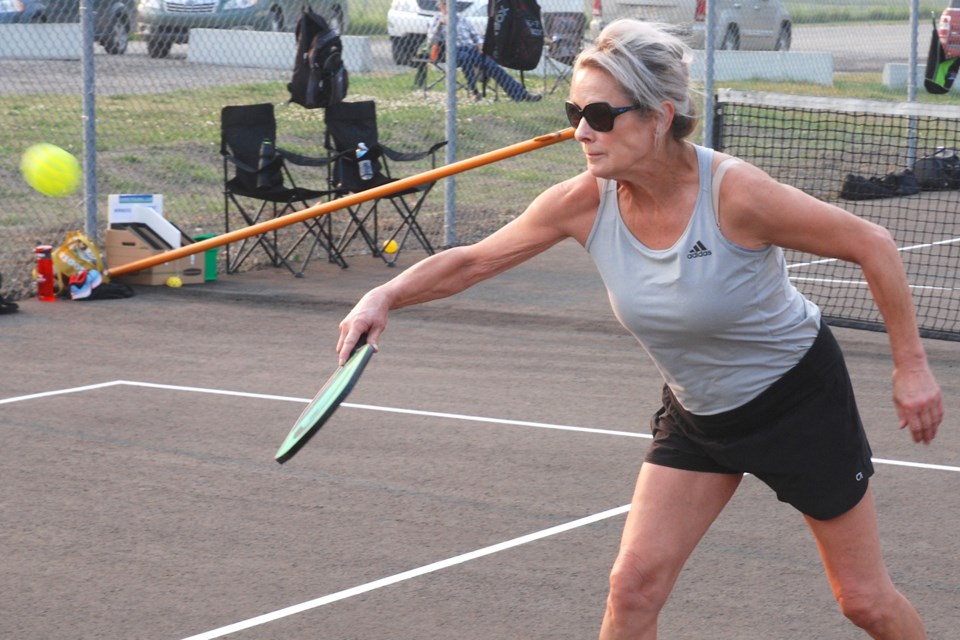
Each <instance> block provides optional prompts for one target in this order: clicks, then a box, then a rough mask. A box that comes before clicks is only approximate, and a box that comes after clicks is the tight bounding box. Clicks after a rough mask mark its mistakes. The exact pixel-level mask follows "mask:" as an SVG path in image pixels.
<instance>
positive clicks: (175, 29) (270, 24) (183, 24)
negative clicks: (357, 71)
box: [138, 0, 347, 58]
mask: <svg viewBox="0 0 960 640" xmlns="http://www.w3.org/2000/svg"><path fill="white" fill-rule="evenodd" d="M307 4H309V5H310V7H311V8H312V9H313V10H314V11H316V12H317V13H319V14H320V15H322V16H323V17H324V18H325V19H326V20H327V22H328V23H330V25H331V26H333V27H334V28H335V29H337V30H338V31H339V32H340V33H343V32H344V29H346V26H347V6H346V0H312V1H310V2H309V3H308V2H307V0H140V5H139V12H138V13H139V17H138V29H139V31H140V37H141V38H143V39H144V40H145V41H146V43H147V53H148V54H149V55H150V57H151V58H164V57H166V56H167V54H168V53H170V47H171V46H173V45H174V44H183V43H184V42H187V41H188V40H189V38H190V29H198V28H204V29H252V30H256V31H293V30H294V29H295V28H296V26H297V20H298V19H299V18H300V12H301V11H302V10H303V8H304V7H305V6H306V5H307Z"/></svg>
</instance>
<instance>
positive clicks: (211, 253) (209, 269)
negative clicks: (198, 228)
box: [194, 233, 220, 282]
mask: <svg viewBox="0 0 960 640" xmlns="http://www.w3.org/2000/svg"><path fill="white" fill-rule="evenodd" d="M216 237H217V234H215V233H204V234H202V235H199V236H196V237H195V238H194V241H196V242H200V241H201V240H209V239H210V238H216ZM219 250H220V247H214V248H213V249H207V250H206V251H204V252H203V253H204V260H205V262H204V264H203V279H204V280H206V281H207V282H209V281H211V280H216V279H217V251H219Z"/></svg>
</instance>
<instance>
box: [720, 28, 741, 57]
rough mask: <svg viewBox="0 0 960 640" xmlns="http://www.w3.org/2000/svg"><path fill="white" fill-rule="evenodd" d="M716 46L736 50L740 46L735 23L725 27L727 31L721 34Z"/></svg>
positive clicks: (726, 49)
mask: <svg viewBox="0 0 960 640" xmlns="http://www.w3.org/2000/svg"><path fill="white" fill-rule="evenodd" d="M718 48H719V49H721V50H723V51H737V50H738V49H739V48H740V31H739V30H738V29H737V27H736V25H730V26H729V27H727V32H726V33H725V34H723V40H721V41H720V46H719V47H718Z"/></svg>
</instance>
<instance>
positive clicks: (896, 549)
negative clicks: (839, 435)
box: [0, 243, 960, 640]
mask: <svg viewBox="0 0 960 640" xmlns="http://www.w3.org/2000/svg"><path fill="white" fill-rule="evenodd" d="M412 257H413V256H408V257H407V258H406V259H405V260H402V261H401V265H407V264H409V263H410V262H411V260H412ZM401 268H402V266H401ZM395 273H396V271H395V270H391V269H388V268H386V267H384V266H383V265H382V264H381V263H380V262H379V261H376V260H374V259H373V258H369V259H367V258H364V257H359V258H354V259H352V260H351V266H350V268H349V269H347V270H345V271H341V270H340V269H338V268H337V267H335V266H332V265H326V264H321V263H319V262H315V263H314V264H313V265H311V267H310V269H309V270H308V273H307V276H306V277H305V278H303V279H295V278H292V277H291V276H289V274H287V273H286V272H281V271H279V270H277V271H274V270H267V271H259V272H254V273H245V274H239V275H233V276H223V275H221V276H220V277H219V279H218V280H217V281H216V282H211V283H207V284H204V285H201V286H195V287H187V288H183V289H180V290H172V289H167V288H164V287H161V288H148V287H138V288H137V296H136V297H134V298H132V299H129V300H120V301H103V302H87V303H79V302H56V303H41V302H37V301H35V300H25V301H22V303H21V312H20V313H17V314H13V315H8V316H3V317H0V353H2V358H3V373H2V377H0V380H2V384H0V387H2V389H0V429H2V433H3V436H4V440H3V447H2V448H0V481H2V484H3V488H4V489H3V499H2V501H0V518H2V522H3V526H2V527H0V547H2V548H3V549H4V556H5V558H4V561H3V566H4V579H3V581H2V582H0V584H2V587H0V588H2V590H3V592H2V594H0V637H3V638H45V639H54V638H71V639H76V638H151V639H152V638H158V639H161V638H162V639H182V638H188V637H200V638H214V637H228V638H237V639H261V638H265V639H273V638H276V639H284V640H289V639H306V638H311V639H312V638H323V639H334V640H349V639H361V638H362V639H365V640H369V639H381V638H382V639H392V640H396V639H410V640H414V639H415V640H424V639H434V638H437V639H440V638H444V639H446V638H458V639H460V638H464V639H477V640H493V639H541V638H550V639H582V638H593V637H596V634H597V630H598V627H599V623H600V618H601V615H602V611H603V603H604V598H605V595H606V581H607V574H608V571H609V568H610V565H611V563H612V561H613V558H614V555H615V553H616V550H617V545H618V541H619V537H620V531H621V528H622V526H623V522H624V518H625V515H624V513H625V507H626V505H628V503H629V500H630V494H631V491H632V488H633V482H634V479H635V477H636V473H637V471H638V468H639V464H640V460H641V459H642V457H643V454H644V452H645V450H646V448H647V446H648V445H649V440H648V439H647V438H646V437H645V435H646V434H647V428H648V426H647V425H648V421H649V416H650V414H651V413H652V412H653V411H654V410H655V409H656V408H657V400H658V398H659V389H660V381H659V378H658V375H657V373H656V371H655V369H654V368H653V366H652V365H651V364H650V363H649V362H648V361H647V360H646V358H645V356H644V355H643V353H642V352H641V351H640V349H639V348H638V347H637V346H636V345H635V343H634V341H633V339H632V338H631V337H630V336H629V335H627V334H626V332H625V331H624V330H623V329H621V328H620V327H619V325H618V324H617V323H616V321H615V320H614V319H613V316H612V312H611V311H610V309H609V306H608V304H607V301H606V295H605V292H604V291H603V288H602V286H600V284H599V281H598V279H597V276H596V275H595V273H594V271H593V268H592V265H591V264H590V262H589V259H588V258H587V256H586V255H585V254H584V253H583V251H582V250H581V249H580V248H579V247H577V246H576V245H573V244H570V243H567V244H564V245H561V246H559V247H556V248H554V249H552V250H551V251H549V252H547V253H546V254H544V255H543V256H541V257H539V258H537V259H535V260H533V261H531V262H530V263H528V264H525V265H522V266H520V267H518V268H517V269H515V270H513V271H511V272H508V273H506V274H503V275H502V276H500V277H498V278H496V279H495V280H493V281H490V282H487V283H483V284H481V285H478V286H477V287H475V288H474V289H472V290H470V291H468V292H466V293H464V294H461V295H460V296H458V297H456V298H453V299H449V300H443V301H438V302H435V303H431V304H428V305H423V306H420V307H415V308H411V309H406V310H401V311H398V312H395V313H394V314H393V316H392V317H391V321H390V326H389V328H388V332H387V334H386V335H385V337H384V339H383V341H382V345H381V346H382V351H381V353H379V354H377V355H376V356H374V358H373V360H372V361H371V363H370V365H369V367H368V368H367V371H366V373H365V374H364V376H363V378H362V379H361V381H360V383H359V384H358V386H357V387H356V388H355V389H354V391H353V393H352V394H351V396H350V397H349V399H348V401H347V402H348V404H347V405H345V406H344V407H342V408H341V410H340V412H338V413H337V415H336V416H335V417H334V418H333V419H332V420H331V422H330V423H329V424H328V425H327V426H326V427H324V429H323V430H321V431H320V432H319V433H318V434H317V436H315V438H314V440H312V441H311V442H310V443H309V444H308V445H307V446H306V447H305V448H304V449H303V450H302V451H301V452H300V453H299V454H298V455H297V456H296V457H295V458H293V460H291V461H290V462H288V463H287V464H285V465H283V466H280V465H278V464H276V463H275V462H273V455H274V453H275V451H276V449H277V447H278V446H279V445H280V442H281V441H282V439H283V437H284V436H285V435H286V433H287V431H288V429H289V427H290V425H291V424H292V423H293V421H294V420H295V418H296V417H297V416H298V415H299V413H300V411H301V410H302V409H303V406H304V404H305V402H306V401H307V400H308V399H309V398H310V397H311V396H312V395H313V394H314V393H315V392H316V390H317V388H318V387H319V386H320V384H321V383H322V382H323V380H325V379H326V377H327V376H328V375H329V373H330V372H331V370H332V368H333V366H334V365H335V357H334V353H333V348H334V343H335V339H336V334H337V329H336V326H337V322H338V321H339V320H340V319H341V318H342V317H343V315H344V314H345V313H346V312H347V310H348V309H349V308H350V306H351V305H352V304H353V302H354V301H355V300H356V299H357V298H358V297H359V296H360V295H362V294H363V293H364V292H365V291H366V290H368V289H369V288H370V287H372V286H374V285H376V284H379V283H380V282H383V281H384V280H386V279H387V278H389V277H390V276H392V275H394V274H395ZM835 333H836V334H837V336H838V338H839V340H840V342H841V345H842V346H843V347H844V350H845V352H846V354H847V358H848V364H849V367H850V369H851V372H852V374H853V376H854V384H855V389H856V392H857V395H858V399H859V401H860V405H861V410H862V413H863V416H864V421H865V424H866V427H867V430H868V432H869V435H870V437H871V443H872V445H873V450H874V456H875V460H876V461H877V465H876V466H877V475H876V476H875V477H874V480H873V487H874V491H875V493H876V495H877V500H878V503H879V508H880V516H881V533H882V536H883V543H884V548H885V552H886V557H887V560H888V564H889V567H890V571H891V574H892V575H893V578H894V580H895V581H896V583H897V585H898V586H899V587H900V589H901V590H902V591H903V592H904V593H905V594H906V595H907V596H908V597H910V598H911V600H912V601H913V602H914V603H915V604H916V605H917V607H918V609H919V610H920V612H921V614H922V615H923V617H924V618H925V621H926V623H927V626H928V632H929V634H930V637H931V638H941V639H949V638H956V637H957V628H958V624H960V544H958V542H957V538H956V531H957V530H958V528H960V527H958V525H960V433H958V431H960V430H958V428H957V424H958V423H957V416H960V400H958V398H960V344H956V343H948V342H938V341H927V342H926V345H927V347H928V354H929V356H930V358H931V362H932V365H933V368H934V371H935V373H936V374H937V375H938V378H939V381H940V384H941V386H942V387H943V390H944V393H945V397H946V402H947V411H948V414H947V419H946V421H945V424H944V425H943V427H942V430H941V434H940V436H939V438H938V439H937V440H936V441H935V443H934V444H933V445H932V446H930V447H923V446H919V445H914V444H913V443H912V442H911V441H910V439H909V437H908V436H907V435H906V434H905V433H903V432H900V431H899V430H898V429H897V428H896V418H895V414H894V411H893V407H892V404H891V402H890V400H889V395H890V385H889V378H890V361H889V356H888V352H889V350H888V348H887V346H886V336H885V335H883V334H874V333H867V332H861V331H853V330H845V329H837V330H835ZM661 636H662V637H664V638H684V639H694V640H696V639H707V638H710V639H714V640H715V639H717V638H731V639H738V640H750V639H754V638H755V639H764V640H770V639H793V638H804V639H809V638H825V639H833V638H837V639H841V640H842V639H846V638H861V637H863V636H862V635H861V634H860V633H859V632H858V631H856V630H855V629H854V628H853V627H852V626H851V625H850V624H848V623H847V622H846V621H844V620H843V618H842V617H841V616H840V614H839V613H838V611H837V607H836V605H835V603H834V602H833V599H832V596H831V595H830V592H829V588H828V585H827V581H826V579H825V577H824V576H823V574H822V569H821V567H820V563H819V559H818V557H817V554H816V549H815V547H814V544H813V542H812V540H811V537H810V535H809V533H808V531H807V530H806V528H805V526H804V524H803V521H802V519H801V517H800V516H799V515H798V514H796V513H795V512H793V511H792V510H791V509H790V508H788V507H786V506H784V505H781V504H780V503H778V502H777V501H776V498H775V497H774V496H773V495H772V493H771V492H770V491H769V490H768V489H766V488H765V487H764V486H763V485H761V484H760V483H759V482H757V481H756V480H755V479H753V478H751V477H748V478H746V479H745V480H744V482H743V484H742V486H741V488H740V490H739V491H738V493H737V495H736V496H735V497H734V499H733V500H732V502H731V503H730V505H729V506H728V507H727V509H726V510H725V511H724V513H723V514H722V515H721V516H720V518H719V519H718V521H717V522H716V523H715V525H714V527H713V528H712V529H711V531H710V532H709V533H708V535H707V536H706V538H705V539H704V540H703V542H702V543H701V545H700V547H699V548H698V549H697V551H696V552H695V553H694V555H693V557H692V558H691V560H690V562H689V564H688V566H687V568H686V569H685V571H684V573H683V575H682V576H681V578H680V581H679V583H678V585H677V589H676V591H675V592H674V594H673V596H672V598H671V600H670V602H669V603H668V605H667V607H666V609H665V611H664V613H663V615H662V618H661Z"/></svg>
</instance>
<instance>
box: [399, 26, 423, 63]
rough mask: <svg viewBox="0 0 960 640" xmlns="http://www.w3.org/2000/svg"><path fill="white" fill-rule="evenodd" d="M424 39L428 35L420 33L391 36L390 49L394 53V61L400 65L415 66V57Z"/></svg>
mask: <svg viewBox="0 0 960 640" xmlns="http://www.w3.org/2000/svg"><path fill="white" fill-rule="evenodd" d="M424 40H426V36H424V35H422V34H419V33H409V34H407V35H405V36H399V37H391V38H390V51H391V53H392V54H393V63H394V64H396V65H400V66H413V57H414V56H415V55H416V53H417V50H419V49H420V46H421V45H422V44H423V41H424Z"/></svg>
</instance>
